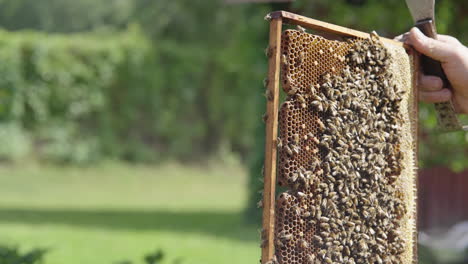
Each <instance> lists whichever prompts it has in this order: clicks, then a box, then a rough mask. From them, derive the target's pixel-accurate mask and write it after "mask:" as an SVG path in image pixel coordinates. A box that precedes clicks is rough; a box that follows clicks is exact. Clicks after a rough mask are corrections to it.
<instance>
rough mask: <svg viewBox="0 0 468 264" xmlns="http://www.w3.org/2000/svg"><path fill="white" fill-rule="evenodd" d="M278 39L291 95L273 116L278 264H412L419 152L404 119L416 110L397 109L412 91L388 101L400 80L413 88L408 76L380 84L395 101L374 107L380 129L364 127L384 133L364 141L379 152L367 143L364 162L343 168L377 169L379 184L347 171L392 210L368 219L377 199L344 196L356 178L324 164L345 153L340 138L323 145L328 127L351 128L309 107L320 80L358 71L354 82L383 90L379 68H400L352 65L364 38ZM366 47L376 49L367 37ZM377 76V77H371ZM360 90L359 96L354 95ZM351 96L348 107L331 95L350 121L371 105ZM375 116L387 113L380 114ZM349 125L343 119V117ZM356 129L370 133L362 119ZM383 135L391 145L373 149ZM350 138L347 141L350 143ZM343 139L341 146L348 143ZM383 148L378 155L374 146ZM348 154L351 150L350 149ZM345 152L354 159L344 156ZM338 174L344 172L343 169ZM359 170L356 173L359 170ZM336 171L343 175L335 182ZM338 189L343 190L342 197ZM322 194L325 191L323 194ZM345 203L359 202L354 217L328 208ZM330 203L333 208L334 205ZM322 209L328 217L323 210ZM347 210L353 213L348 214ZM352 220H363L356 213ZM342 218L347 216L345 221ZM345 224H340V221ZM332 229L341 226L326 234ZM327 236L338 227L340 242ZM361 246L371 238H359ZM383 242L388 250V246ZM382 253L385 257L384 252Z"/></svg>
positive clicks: (291, 35) (296, 34)
mask: <svg viewBox="0 0 468 264" xmlns="http://www.w3.org/2000/svg"><path fill="white" fill-rule="evenodd" d="M281 39H282V43H281V80H282V82H281V84H282V87H283V90H284V91H285V92H286V93H287V94H288V97H287V98H286V100H285V101H284V102H283V103H282V105H281V107H280V110H279V142H280V145H279V148H278V151H279V152H278V153H279V155H278V157H279V158H278V177H277V180H278V185H280V186H283V187H286V188H287V191H286V192H283V193H281V194H279V196H278V197H277V200H276V218H275V232H276V234H275V241H274V244H275V256H276V259H277V261H278V262H279V263H282V264H296V263H298V264H299V263H301V264H302V263H310V264H315V263H350V264H352V263H364V262H362V261H363V260H364V259H365V261H366V262H365V263H411V262H412V261H413V257H414V252H413V251H412V248H411V245H412V244H413V242H414V241H413V240H412V239H413V237H412V234H413V232H414V226H415V224H414V219H413V218H414V215H411V212H414V210H415V203H414V199H415V198H414V188H415V187H414V156H412V155H413V154H414V149H415V146H414V144H412V143H411V139H412V138H411V136H410V135H411V133H412V132H414V131H411V129H414V128H411V124H410V123H411V122H410V121H411V120H410V121H408V120H406V121H401V120H403V119H405V118H406V117H408V116H409V117H410V118H411V116H410V115H411V113H410V112H411V111H412V110H411V109H407V108H406V107H403V106H402V107H400V105H404V104H409V103H410V101H411V100H409V99H408V98H410V96H411V95H410V94H408V92H407V93H406V95H405V93H404V92H401V94H402V98H404V99H401V98H400V99H393V97H395V98H397V97H398V96H397V95H393V93H394V91H393V90H395V91H397V84H398V85H400V86H404V87H403V88H404V89H406V90H409V88H408V87H410V86H411V83H408V79H406V80H403V81H402V80H400V79H397V80H395V81H394V82H393V83H394V84H393V83H391V84H390V86H391V88H388V89H387V88H385V91H387V90H388V91H389V92H388V93H387V95H388V97H389V98H390V99H391V102H390V103H385V104H384V103H381V102H380V101H375V104H376V107H374V108H373V109H374V112H375V113H377V116H378V118H376V119H375V120H377V121H375V120H374V121H375V122H376V123H375V124H376V125H375V124H370V123H369V124H370V125H369V129H371V130H372V131H374V132H375V131H377V132H379V131H381V134H382V135H378V133H376V134H375V135H374V134H372V135H371V136H370V137H371V138H372V137H375V138H372V139H370V141H368V142H374V143H375V145H376V146H375V147H374V146H369V149H366V151H365V153H362V155H363V157H366V160H365V161H361V160H359V161H356V160H352V158H350V159H347V160H346V162H348V164H350V165H349V166H351V167H353V168H354V167H356V168H357V167H358V165H356V164H358V163H359V162H360V163H359V164H365V165H363V166H367V167H369V168H370V167H372V166H375V167H376V168H378V170H379V173H376V174H375V175H382V176H375V177H376V179H375V180H374V179H372V180H370V181H369V182H368V180H367V179H366V178H365V177H373V175H370V174H369V175H367V174H366V175H364V176H361V175H359V173H357V172H349V174H352V173H356V175H358V177H359V179H360V181H359V183H357V184H358V186H357V187H356V189H361V190H360V191H361V192H362V193H364V194H368V195H369V196H370V197H372V198H375V197H377V198H378V199H377V198H375V201H376V203H379V202H380V203H386V204H391V207H390V206H388V208H390V209H389V210H388V212H382V213H381V214H382V215H383V214H384V213H385V214H387V216H386V217H380V216H379V215H380V212H377V213H374V214H373V215H372V213H371V216H369V215H368V214H367V210H369V209H370V211H371V212H372V205H371V204H373V203H374V200H372V201H371V202H369V201H367V199H366V198H363V197H365V195H364V196H363V197H353V195H354V193H353V192H351V194H350V193H349V190H348V185H351V187H352V188H354V186H353V180H352V179H348V178H347V177H348V176H346V175H345V173H344V170H346V168H344V167H343V170H341V167H340V166H341V165H340V164H339V162H338V163H337V164H338V165H337V166H336V167H333V166H332V167H331V168H330V166H329V164H330V163H331V161H330V160H331V159H332V158H336V157H339V155H340V152H339V151H340V150H341V149H342V148H341V146H340V145H339V144H337V142H339V143H340V142H343V141H340V139H339V138H338V139H337V138H336V137H335V141H331V142H332V143H333V144H332V145H331V146H328V145H327V141H326V140H328V139H329V138H332V137H333V135H331V134H330V133H329V134H326V133H325V131H330V127H335V126H338V128H337V130H340V131H345V128H344V127H346V125H347V124H346V123H342V124H341V123H339V124H338V125H337V124H336V123H333V122H336V120H337V119H336V117H334V114H333V115H331V114H330V110H317V105H314V103H316V101H317V100H318V99H317V98H319V97H318V96H319V92H318V91H319V90H320V89H322V91H323V85H324V83H333V85H339V84H337V83H338V81H337V80H342V76H345V75H343V74H344V73H343V72H346V71H348V72H349V69H352V71H354V73H353V74H354V75H353V76H357V77H358V80H356V82H360V81H361V79H360V75H363V76H364V75H365V76H371V78H370V79H371V81H374V80H377V81H378V83H379V85H382V84H385V85H387V81H386V80H384V78H387V79H391V78H392V76H393V74H392V73H387V72H385V69H387V71H393V73H395V74H397V73H398V70H395V67H397V66H395V65H396V64H398V62H397V61H396V60H393V61H392V65H391V66H388V65H386V64H384V63H382V64H381V65H380V67H379V64H378V65H377V66H375V65H373V66H371V67H370V68H369V65H367V66H365V65H364V63H363V64H362V65H359V64H360V63H361V62H360V61H357V62H356V60H354V62H352V61H353V59H350V58H351V54H352V53H353V52H354V53H357V52H356V51H355V49H356V47H358V48H357V49H358V50H359V46H356V43H358V42H360V41H362V40H360V39H353V40H343V41H341V40H340V41H338V40H328V39H325V38H323V37H320V36H316V35H312V34H308V33H305V32H303V31H301V30H285V31H284V32H283V34H282V38H281ZM370 43H371V44H372V39H371V41H370ZM380 52H381V54H383V55H381V56H382V57H384V56H387V55H386V54H387V53H389V54H390V53H391V55H393V56H395V54H398V56H400V57H401V56H402V55H401V51H398V52H400V53H398V52H395V51H393V50H391V49H390V50H389V51H385V52H384V51H380ZM361 53H362V52H361ZM363 54H364V59H366V58H367V57H366V56H365V53H363ZM367 56H368V57H372V56H377V57H378V56H379V53H378V52H377V53H375V54H371V55H369V54H368V55H367ZM369 60H370V59H369ZM375 60H378V59H375ZM405 63H407V64H408V65H409V62H407V61H405ZM355 66H359V67H361V68H359V69H358V67H356V70H354V68H353V67H355ZM366 67H367V68H366ZM383 69H384V70H383ZM366 70H367V72H366ZM373 72H375V74H372V73H373ZM374 75H382V76H383V77H375V76H374ZM336 76H338V77H336ZM340 76H341V77H340ZM403 76H410V70H409V69H408V71H406V72H404V73H403ZM353 78H354V77H353ZM363 79H365V78H363ZM363 81H365V82H367V81H368V80H367V79H365V80H363ZM368 86H369V85H368ZM371 86H372V85H370V86H369V87H371ZM398 87H399V86H398ZM378 89H380V87H378ZM392 89H393V90H392ZM330 90H331V89H330ZM390 90H391V91H390ZM357 91H358V93H359V90H357ZM369 93H370V94H375V95H377V96H379V94H381V93H383V92H380V91H363V94H369ZM385 93H386V92H385ZM359 96H361V94H359ZM380 96H381V95H380ZM357 97H358V96H356V98H351V99H350V100H349V102H343V100H344V99H343V98H345V97H336V98H338V99H337V100H341V101H337V102H336V103H337V104H342V105H347V106H348V108H349V109H351V110H352V111H351V110H349V109H345V108H342V109H341V110H342V111H343V112H345V111H349V112H350V114H349V115H351V112H356V113H357V112H360V111H361V112H362V111H364V110H366V111H367V110H368V109H360V108H359V106H358V104H359V102H358V101H359V98H357ZM364 97H365V96H364ZM366 100H368V101H367V102H373V101H372V99H366ZM385 100H387V98H385ZM324 105H326V107H327V108H328V109H330V108H333V107H335V105H334V102H332V100H328V101H327V102H326V104H325V103H324ZM330 105H332V106H330ZM319 107H322V106H319ZM387 107H388V108H387ZM370 108H372V106H370ZM400 108H401V109H400ZM338 109H340V108H338ZM382 109H384V110H385V111H388V112H394V114H393V115H392V114H391V113H388V116H384V115H385V114H386V113H387V112H385V111H384V110H382ZM379 111H383V112H382V113H380V112H379ZM384 112H385V113H384ZM375 113H374V114H375ZM382 116H383V120H386V118H389V119H390V120H389V124H393V125H392V127H391V128H388V129H389V131H392V132H391V133H390V135H388V134H389V133H387V132H385V131H384V130H383V129H380V130H379V125H380V123H379V122H382V121H381V118H382ZM350 120H351V119H350ZM379 120H380V121H379ZM338 121H339V120H338ZM345 121H347V119H346V117H345ZM348 121H349V120H348ZM407 121H408V122H407ZM349 122H351V121H349ZM399 122H401V127H402V128H400V127H399V125H398V126H397V124H400V123H399ZM340 124H341V127H340ZM362 126H363V127H367V124H364V123H363V124H362ZM382 126H384V125H382ZM386 129H387V128H386ZM324 133H325V134H324ZM343 133H344V132H343ZM392 133H393V134H400V135H401V136H402V137H403V136H406V137H407V139H406V140H407V141H405V140H400V139H399V138H394V137H393V134H392ZM343 135H344V134H343ZM380 138H382V141H386V142H387V143H385V144H383V143H382V144H381V145H379V144H380V143H381V142H379V139H380ZM384 138H385V140H384ZM324 140H325V141H324ZM324 142H325V143H324ZM349 142H352V140H350V141H349ZM345 143H346V142H345ZM345 143H343V145H346V144H345ZM324 144H325V145H324ZM324 146H327V147H324ZM379 146H380V148H381V149H380V150H376V149H378V148H379ZM346 148H349V149H351V148H350V147H346ZM404 150H409V151H410V153H409V154H408V156H404V155H403V154H402V153H401V152H403V151H404ZM385 151H386V152H388V155H386V156H384V155H383V153H384V152H385ZM330 153H331V154H330ZM332 154H333V155H332ZM349 154H350V155H352V154H356V153H354V152H350V153H349ZM360 155H361V154H360ZM366 155H367V156H366ZM382 157H383V158H382ZM363 159H364V158H363ZM329 161H330V162H329ZM344 162H345V161H343V162H342V163H344ZM325 164H326V165H327V166H325ZM400 164H403V165H400ZM406 165H407V166H406ZM385 166H386V167H385ZM367 170H370V169H367ZM380 170H381V171H380ZM340 171H343V172H342V173H341V172H340ZM356 171H359V170H358V169H356ZM362 171H364V172H366V170H361V173H362ZM405 173H406V176H404V177H400V174H405ZM340 174H343V175H341V176H340ZM299 175H301V177H299ZM304 175H305V176H304ZM336 175H338V176H340V177H342V179H341V182H340V186H339V187H338V186H335V185H334V183H336V182H335V181H336V180H335V178H337V177H338V176H336ZM361 177H362V178H361ZM379 177H381V178H379ZM375 182H377V183H375ZM343 183H344V185H345V187H344V188H343V186H342V185H343ZM379 184H380V185H379ZM337 185H338V184H337ZM370 188H375V189H376V190H378V192H376V194H375V195H374V194H372V191H370V190H367V189H370ZM381 188H382V189H381ZM344 190H347V193H346V192H345V191H344ZM323 192H326V195H325V194H323ZM329 193H333V195H331V196H328V195H329ZM330 197H331V198H330ZM349 197H351V198H350V199H351V200H353V199H354V201H355V203H354V205H353V206H354V211H355V212H352V211H349V212H348V211H346V212H338V211H339V210H345V207H339V206H336V205H334V206H335V207H333V206H329V205H328V203H329V204H330V205H333V203H335V200H338V199H339V200H340V201H344V200H347V199H348V198H349ZM327 198H328V200H327ZM332 199H333V202H330V200H332ZM327 202H328V203H327ZM336 204H339V202H336ZM350 204H351V203H350ZM356 206H357V207H356ZM320 208H324V209H320ZM330 208H331V209H330ZM382 208H383V206H382ZM332 209H334V210H335V212H334V213H330V211H332ZM322 210H324V211H323V212H322ZM311 212H312V213H311ZM408 212H409V213H408ZM353 214H356V215H355V216H354V215H353ZM357 214H360V215H359V216H357ZM333 215H335V216H336V215H339V216H340V217H341V218H340V219H339V220H336V219H335V220H336V221H339V223H340V224H341V226H337V224H336V222H330V223H329V222H328V221H329V220H328V219H329V217H334V216H333ZM345 215H347V216H346V217H345ZM362 215H364V216H362ZM389 215H390V216H389ZM367 218H375V219H374V220H373V221H374V222H375V224H374V225H373V224H370V223H371V221H368V222H365V221H367V220H366V219H367ZM353 221H357V222H356V223H358V224H357V225H358V226H359V227H358V228H359V230H358V231H357V232H358V233H359V234H357V235H356V234H354V233H356V231H355V229H357V228H355V227H354V226H352V225H354V222H353ZM389 222H390V224H389ZM343 223H345V224H344V225H343ZM346 224H348V226H347V225H346ZM330 225H335V226H337V227H336V228H335V227H333V228H332V229H330ZM385 225H391V226H392V228H393V229H395V230H389V228H386V227H384V226H385ZM340 228H341V229H340ZM396 229H398V230H396ZM330 230H335V233H337V232H338V231H336V230H339V232H338V235H339V236H340V237H341V238H343V237H344V242H343V243H341V242H340V241H336V237H337V236H336V235H337V234H329V231H330ZM369 230H370V231H369ZM351 232H353V236H352V237H351V235H350V233H351ZM369 232H370V233H369ZM400 232H407V233H408V235H406V236H405V235H403V238H400V235H395V234H397V233H398V234H400ZM369 234H370V235H369ZM369 236H371V237H369ZM362 237H364V238H366V239H363V238H362ZM351 238H352V239H351ZM356 238H357V239H356ZM350 240H356V241H354V243H355V244H353V241H350ZM364 240H366V241H367V242H365V243H364V242H362V241H364ZM376 240H377V242H376ZM369 241H370V242H369ZM346 242H347V243H348V244H346ZM361 242H362V243H361ZM340 243H341V244H340ZM366 243H369V244H366ZM356 244H359V245H356ZM343 245H344V246H343ZM382 245H385V247H384V246H382ZM390 245H392V246H390ZM360 247H364V248H367V247H368V248H369V249H368V251H369V252H370V253H366V254H367V255H366V254H365V253H363V252H365V251H366V250H367V249H366V250H363V252H358V251H359V249H360ZM385 250H387V251H388V252H384V251H385ZM337 252H347V253H337ZM386 254H387V255H388V254H390V255H392V254H393V257H389V256H386ZM345 255H346V256H345ZM343 256H345V257H343Z"/></svg>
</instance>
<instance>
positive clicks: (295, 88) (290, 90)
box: [287, 86, 299, 95]
mask: <svg viewBox="0 0 468 264" xmlns="http://www.w3.org/2000/svg"><path fill="white" fill-rule="evenodd" d="M298 90H299V88H297V87H295V86H291V87H290V89H289V90H288V92H287V93H288V94H289V95H295V94H296V93H297V91H298Z"/></svg>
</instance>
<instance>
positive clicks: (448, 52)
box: [406, 27, 456, 62]
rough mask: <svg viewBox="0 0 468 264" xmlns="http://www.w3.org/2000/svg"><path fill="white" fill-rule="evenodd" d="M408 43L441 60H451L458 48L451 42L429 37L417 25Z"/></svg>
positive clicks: (412, 30)
mask: <svg viewBox="0 0 468 264" xmlns="http://www.w3.org/2000/svg"><path fill="white" fill-rule="evenodd" d="M406 43H407V44H410V45H412V46H413V47H414V48H415V49H416V50H417V51H419V52H421V53H422V54H424V55H426V56H428V57H431V58H433V59H434V60H438V61H440V62H447V61H448V60H450V58H452V57H453V56H454V55H455V50H456V49H454V47H452V46H451V45H450V44H449V43H446V42H442V41H440V40H436V39H432V38H429V37H427V36H426V35H424V34H423V33H422V32H421V31H420V30H419V29H418V28H415V27H414V28H412V29H411V31H410V32H409V35H408V37H407V39H406Z"/></svg>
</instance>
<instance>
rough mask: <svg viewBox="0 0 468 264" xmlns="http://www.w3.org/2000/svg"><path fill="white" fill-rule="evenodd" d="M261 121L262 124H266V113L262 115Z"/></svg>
mask: <svg viewBox="0 0 468 264" xmlns="http://www.w3.org/2000/svg"><path fill="white" fill-rule="evenodd" d="M262 120H263V122H264V123H266V122H267V120H268V114H267V113H265V114H263V116H262Z"/></svg>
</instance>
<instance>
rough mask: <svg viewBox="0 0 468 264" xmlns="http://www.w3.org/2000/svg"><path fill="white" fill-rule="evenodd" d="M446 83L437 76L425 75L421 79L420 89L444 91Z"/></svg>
mask: <svg viewBox="0 0 468 264" xmlns="http://www.w3.org/2000/svg"><path fill="white" fill-rule="evenodd" d="M443 86H444V83H443V82H442V79H441V78H439V77H437V76H431V75H423V74H421V76H420V77H419V88H420V89H421V91H427V92H433V91H439V90H442V88H443Z"/></svg>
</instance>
